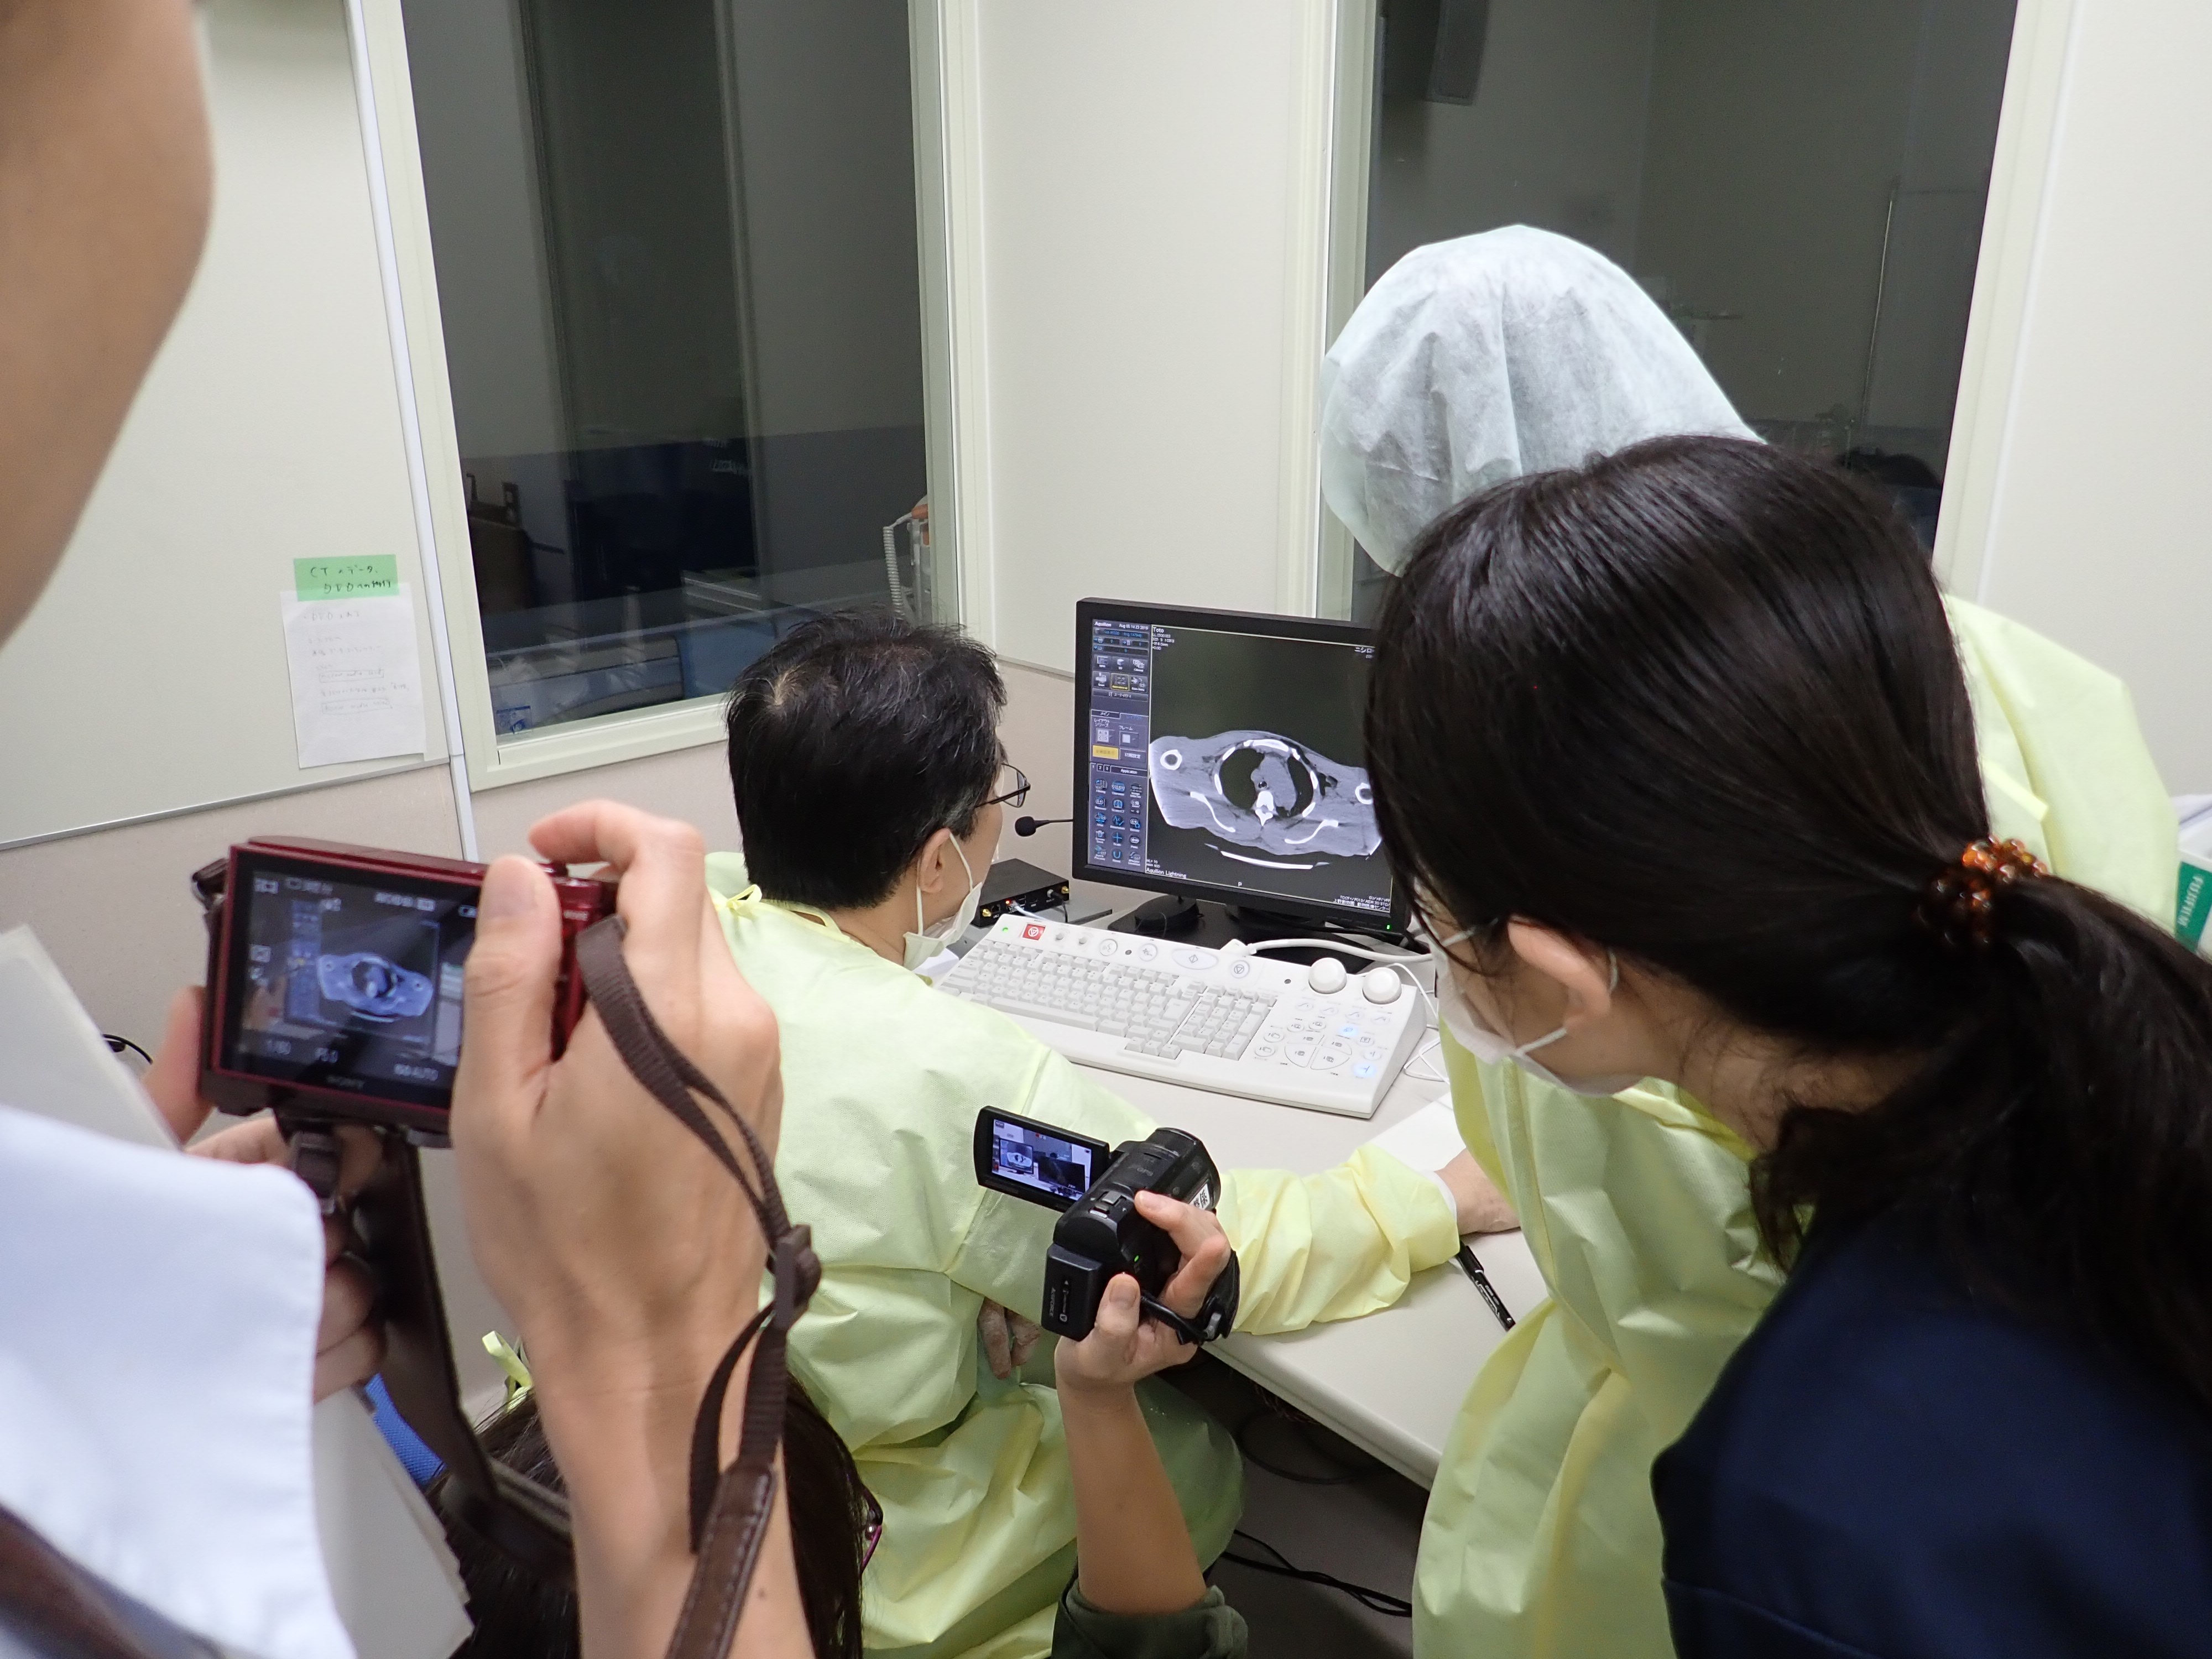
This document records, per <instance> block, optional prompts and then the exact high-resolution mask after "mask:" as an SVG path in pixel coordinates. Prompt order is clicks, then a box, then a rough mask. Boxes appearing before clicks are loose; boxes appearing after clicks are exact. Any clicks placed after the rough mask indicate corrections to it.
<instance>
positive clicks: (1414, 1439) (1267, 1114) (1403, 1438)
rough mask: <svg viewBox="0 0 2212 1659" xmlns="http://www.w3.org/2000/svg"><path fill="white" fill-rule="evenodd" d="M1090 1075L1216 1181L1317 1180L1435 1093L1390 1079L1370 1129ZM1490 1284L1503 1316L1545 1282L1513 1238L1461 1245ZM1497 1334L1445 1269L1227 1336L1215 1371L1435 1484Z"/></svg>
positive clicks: (1350, 1120) (1534, 1296)
mask: <svg viewBox="0 0 2212 1659" xmlns="http://www.w3.org/2000/svg"><path fill="white" fill-rule="evenodd" d="M1092 1075H1094V1076H1095V1077H1097V1079H1098V1080H1099V1081H1100V1082H1101V1083H1103V1085H1106V1086H1107V1087H1108V1088H1109V1089H1112V1090H1113V1091H1115V1092H1116V1093H1117V1094H1120V1095H1121V1096H1122V1097H1124V1098H1125V1099H1127V1100H1128V1101H1129V1102H1130V1103H1132V1104H1133V1105H1134V1106H1135V1107H1136V1108H1137V1109H1139V1110H1140V1111H1142V1112H1145V1113H1146V1114H1147V1115H1150V1116H1151V1117H1152V1118H1153V1119H1155V1120H1156V1121H1158V1122H1161V1123H1164V1124H1172V1125H1174V1126H1175V1127H1178V1128H1183V1129H1188V1130H1189V1131H1190V1132H1191V1133H1194V1134H1195V1135H1197V1136H1198V1137H1199V1139H1201V1140H1203V1141H1205V1142H1206V1149H1207V1150H1208V1151H1209V1152H1212V1154H1213V1159H1214V1162H1215V1163H1216V1164H1218V1165H1219V1166H1220V1167H1221V1168H1223V1169H1225V1170H1231V1169H1240V1168H1241V1169H1275V1170H1291V1171H1293V1172H1294V1173H1296V1174H1298V1175H1317V1174H1319V1173H1320V1172H1321V1171H1322V1170H1326V1169H1329V1168H1331V1167H1332V1166H1334V1165H1335V1164H1341V1163H1342V1162H1344V1160H1345V1159H1346V1158H1350V1157H1351V1156H1352V1153H1353V1152H1355V1151H1356V1150H1357V1149H1358V1147H1359V1146H1360V1145H1361V1144H1362V1143H1363V1142H1364V1141H1368V1140H1371V1139H1374V1138H1375V1136H1376V1135H1377V1134H1379V1133H1382V1132H1383V1130H1385V1129H1387V1128H1389V1127H1390V1126H1391V1125H1392V1124H1394V1123H1396V1122H1398V1121H1401V1120H1402V1119H1404V1118H1406V1117H1407V1116H1408V1115H1411V1114H1413V1112H1415V1111H1418V1110H1419V1109H1420V1108H1421V1107H1423V1106H1424V1105H1425V1104H1427V1103H1429V1102H1430V1101H1431V1100H1435V1099H1437V1098H1438V1097H1441V1096H1442V1095H1443V1094H1444V1093H1445V1092H1446V1091H1445V1088H1444V1085H1443V1084H1441V1083H1435V1082H1425V1081H1422V1080H1420V1079H1418V1078H1415V1077H1413V1076H1408V1075H1406V1074H1404V1073H1401V1074H1400V1076H1399V1079H1398V1081H1397V1084H1396V1085H1395V1086H1394V1087H1393V1088H1392V1089H1391V1091H1390V1092H1389V1095H1387V1096H1386V1097H1384V1098H1383V1109H1382V1110H1380V1111H1379V1112H1377V1113H1376V1115H1375V1116H1374V1117H1373V1118H1372V1119H1371V1120H1362V1119H1359V1118H1354V1117H1339V1116H1336V1115H1333V1114H1330V1113H1328V1112H1310V1111H1305V1110H1303V1109H1299V1108H1297V1107H1295V1106H1275V1105H1271V1104H1269V1103H1267V1102H1265V1101H1259V1100H1244V1099H1241V1098H1239V1097H1237V1096H1234V1095H1219V1094H1212V1093H1210V1092H1207V1091H1204V1090H1199V1089H1188V1088H1183V1087H1182V1086H1180V1085H1176V1084H1171V1083H1160V1082H1155V1081H1153V1080H1152V1079H1149V1078H1139V1077H1128V1076H1124V1075H1123V1074H1122V1073H1118V1072H1105V1071H1094V1072H1093V1073H1092ZM1474 1249H1475V1254H1476V1255H1477V1256H1478V1257H1480V1260H1481V1261H1482V1264H1483V1267H1484V1269H1485V1270H1486V1272H1487V1273H1488V1274H1489V1275H1490V1279H1491V1283H1492V1285H1493V1286H1494V1287H1495V1288H1496V1290H1497V1291H1498V1295H1499V1296H1500V1297H1503V1298H1504V1302H1505V1305H1506V1306H1507V1307H1508V1308H1510V1309H1511V1310H1513V1314H1514V1316H1515V1317H1516V1318H1521V1317H1523V1316H1526V1315H1527V1314H1528V1311H1529V1310H1531V1309H1533V1308H1534V1307H1535V1306H1536V1304H1538V1303H1539V1302H1541V1301H1542V1300H1543V1299H1544V1294H1545V1292H1544V1281H1543V1278H1542V1275H1541V1274H1540V1273H1538V1272H1537V1270H1536V1263H1535V1260H1534V1258H1533V1257H1532V1256H1531V1255H1529V1254H1528V1246H1527V1245H1526V1244H1525V1243H1522V1237H1521V1235H1520V1234H1519V1233H1517V1232H1515V1233H1500V1234H1498V1235H1496V1236H1495V1237H1488V1238H1482V1239H1478V1240H1476V1241H1474ZM1504 1336H1505V1333H1504V1330H1503V1329H1502V1328H1500V1327H1499V1325H1498V1320H1497V1318H1496V1316H1494V1315H1492V1312H1491V1311H1490V1309H1489V1307H1488V1305H1487V1304H1485V1303H1484V1302H1483V1300H1482V1298H1481V1297H1480V1296H1479V1295H1478V1294H1477V1293H1476V1291H1475V1289H1474V1285H1471V1284H1469V1283H1468V1280H1467V1276H1466V1275H1465V1274H1464V1273H1462V1272H1461V1271H1460V1270H1459V1268H1458V1267H1455V1266H1452V1265H1449V1264H1447V1265H1445V1266H1443V1267H1434V1268H1431V1269H1430V1270H1429V1271H1428V1272H1427V1273H1422V1274H1420V1275H1419V1276H1418V1277H1416V1278H1415V1279H1414V1280H1413V1285H1412V1286H1411V1287H1410V1288H1409V1289H1408V1290H1407V1293H1406V1295H1405V1297H1403V1299H1401V1301H1400V1302H1399V1303H1398V1304H1397V1305H1396V1306H1395V1307H1390V1308H1386V1309H1384V1310H1383V1311H1382V1312H1380V1313H1375V1314H1370V1315H1368V1316H1366V1317H1365V1318H1364V1319H1349V1320H1343V1321H1340V1322H1336V1323H1334V1324H1328V1325H1316V1326H1314V1327H1312V1328H1310V1329H1308V1330H1304V1331H1297V1332H1293V1333H1291V1334H1285V1335H1281V1336H1231V1337H1230V1338H1229V1339H1228V1340H1225V1341H1224V1342H1223V1343H1222V1344H1221V1345H1220V1346H1218V1348H1216V1349H1215V1350H1214V1352H1216V1353H1218V1355H1219V1356H1220V1357H1221V1358H1223V1359H1225V1361H1227V1362H1228V1363H1229V1364H1231V1365H1234V1366H1235V1367H1236V1368H1237V1370H1240V1371H1243V1373H1244V1374H1245V1375H1246V1376H1249V1377H1250V1378H1252V1380H1253V1381H1254V1382H1255V1383H1259V1384H1260V1385H1261V1387H1263V1388H1265V1389H1267V1390H1269V1391H1270V1392H1271V1393H1273V1394H1274V1395H1278V1396H1279V1397H1280V1398H1282V1399H1284V1400H1285V1401H1289V1402H1290V1403H1291V1405H1293V1406H1296V1407H1297V1408H1298V1409H1299V1410H1300V1411H1302V1412H1304V1413H1306V1414H1307V1415H1308V1416H1310V1417H1311V1418H1313V1419H1315V1420H1316V1421H1317V1422H1320V1423H1323V1424H1326V1425H1328V1427H1330V1428H1332V1429H1334V1431H1336V1432H1337V1433H1339V1434H1340V1435H1342V1436H1343V1437H1345V1438H1346V1439H1347V1440H1349V1441H1351V1442H1352V1443H1353V1444H1354V1445H1357V1446H1359V1447H1361V1448H1363V1449H1365V1450H1367V1451H1369V1452H1371V1453H1373V1454H1374V1455H1376V1457H1379V1458H1381V1459H1382V1460H1383V1462H1385V1463H1388V1464H1389V1466H1390V1467H1391V1468H1394V1469H1396V1470H1397V1471H1398V1472H1399V1473H1400V1474H1403V1475H1405V1476H1406V1477H1407V1479H1408V1480H1414V1481H1417V1482H1419V1484H1420V1485H1421V1486H1429V1485H1431V1484H1432V1483H1433V1482H1434V1480H1436V1474H1437V1462H1438V1461H1439V1459H1441V1457H1442V1456H1443V1446H1444V1437H1445V1436H1446V1435H1447V1434H1449V1432H1450V1430H1451V1425H1452V1421H1453V1419H1455V1417H1456V1416H1457V1415H1458V1414H1459V1408H1460V1402H1461V1401H1463V1400H1464V1399H1466V1397H1467V1392H1468V1387H1469V1386H1470V1385H1471V1384H1472V1383H1474V1374H1475V1372H1476V1371H1478V1370H1480V1369H1481V1366H1482V1362H1483V1361H1484V1360H1485V1359H1486V1358H1489V1357H1490V1353H1491V1351H1492V1349H1494V1348H1496V1347H1497V1346H1498V1344H1499V1343H1500V1342H1502V1341H1503V1340H1504Z"/></svg>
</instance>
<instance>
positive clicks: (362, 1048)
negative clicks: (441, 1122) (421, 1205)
mask: <svg viewBox="0 0 2212 1659" xmlns="http://www.w3.org/2000/svg"><path fill="white" fill-rule="evenodd" d="M476 900H477V890H476V888H475V887H474V886H473V885H472V884H462V883H458V882H442V881H437V880H435V879H429V878H422V877H411V876H404V875H399V874H396V873H392V874H380V873H376V872H370V871H365V870H364V871H358V872H356V871H349V870H345V869H342V868H333V867H332V866H328V865H315V864H307V863H302V862H300V861H297V860H291V859H284V858H273V857H267V856H263V857H247V858H245V859H242V860H240V864H239V866H238V877H237V889H236V890H235V891H234V893H233V894H232V896H231V899H230V902H232V903H233V904H234V905H236V906H237V909H236V911H235V913H234V915H233V916H232V918H231V934H230V952H229V957H228V962H227V963H226V973H225V992H226V994H225V998H224V1020H223V1026H224V1030H223V1044H222V1048H223V1068H224V1069H225V1070H228V1071H234V1072H242V1073H247V1074H248V1075H251V1076H254V1077H262V1078H269V1079H275V1080H278V1081H282V1082H287V1083H295V1084H300V1085H307V1086H310V1087H314V1088H321V1089H334V1090H338V1091H344V1092H348V1093H354V1092H359V1093H364V1094H372V1095H375V1096H379V1097H383V1098H386V1099H391V1100H398V1101H404V1102H408V1103H413V1104H417V1105H422V1106H429V1107H444V1106H447V1105H448V1104H449V1103H451V1100H452V1095H453V1073H454V1070H455V1068H456V1067H457V1066H459V1062H460V1054H461V978H462V969H463V965H464V964H465V963H466V961H467V959H468V953H469V946H470V945H471V944H472V943H474V941H475V939H476V927H477V905H476Z"/></svg>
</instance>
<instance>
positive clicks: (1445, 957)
mask: <svg viewBox="0 0 2212 1659" xmlns="http://www.w3.org/2000/svg"><path fill="white" fill-rule="evenodd" d="M1472 933H1474V929H1473V928H1472V927H1463V928H1462V929H1461V930H1460V931H1459V932H1458V933H1454V934H1453V935H1452V936H1451V937H1450V938H1449V939H1431V940H1430V941H1429V955H1430V957H1431V958H1432V959H1433V960H1434V961H1435V963H1436V965H1437V1018H1438V1019H1439V1020H1441V1021H1442V1022H1443V1026H1444V1029H1445V1030H1448V1031H1449V1032H1450V1033H1451V1034H1452V1036H1453V1037H1454V1038H1455V1039H1456V1040H1457V1042H1458V1043H1459V1046H1460V1047H1461V1048H1464V1049H1466V1050H1467V1051H1468V1053H1469V1054H1473V1055H1474V1057H1475V1058H1476V1059H1477V1060H1511V1061H1512V1062H1513V1063H1514V1064H1515V1065H1516V1066H1519V1067H1520V1068H1521V1069H1522V1071H1524V1072H1526V1073H1528V1075H1529V1076H1531V1077H1533V1078H1535V1079H1538V1080H1539V1081H1540V1082H1544V1083H1549V1084H1553V1085H1557V1086H1558V1087H1559V1088H1562V1089H1565V1090H1568V1091H1571V1092H1572V1093H1575V1094H1578V1095H1617V1094H1619V1093H1620V1091H1622V1090H1623V1089H1627V1088H1632V1087H1634V1086H1635V1085H1637V1084H1638V1083H1641V1082H1642V1081H1643V1080H1644V1079H1643V1078H1642V1077H1641V1076H1639V1075H1637V1074H1635V1073H1631V1074H1629V1075H1628V1076H1626V1077H1591V1078H1580V1079H1571V1078H1564V1077H1561V1076H1560V1075H1559V1073H1557V1072H1555V1071H1553V1069H1552V1068H1551V1067H1550V1066H1547V1065H1545V1064H1544V1063H1543V1061H1541V1060H1531V1059H1530V1058H1529V1056H1530V1055H1531V1054H1534V1053H1535V1051H1536V1050H1537V1049H1539V1048H1544V1047H1545V1046H1547V1044H1550V1043H1553V1042H1558V1041H1559V1039H1560V1038H1561V1037H1563V1036H1566V1034H1567V1028H1566V1027H1565V1026H1564V1025H1562V1026H1560V1027H1559V1030H1555V1031H1551V1032H1547V1034H1546V1035H1544V1036H1540V1037H1537V1038H1536V1039H1534V1041H1533V1042H1524V1043H1522V1044H1521V1045H1520V1046H1518V1047H1517V1048H1516V1046H1515V1045H1514V1043H1513V1040H1512V1039H1511V1038H1510V1037H1508V1036H1505V1035H1504V1033H1503V1032H1501V1031H1493V1030H1491V1029H1490V1027H1488V1026H1487V1025H1486V1024H1483V1023H1482V1020H1481V1018H1480V1017H1479V1016H1478V1015H1477V1014H1476V1013H1475V1012H1474V1008H1473V1007H1471V1006H1469V1005H1468V1000H1467V997H1466V994H1465V993H1463V992H1462V991H1461V989H1460V988H1459V976H1458V975H1456V974H1455V973H1453V971H1452V959H1451V957H1450V956H1449V954H1448V952H1449V950H1450V947H1451V946H1453V945H1456V944H1458V943H1459V942H1460V941H1461V940H1462V939H1466V938H1468V936H1470V935H1471V934H1472ZM1605 960H1606V966H1607V971H1608V973H1609V975H1610V977H1609V978H1608V979H1607V981H1606V989H1607V991H1615V990H1618V989H1620V958H1619V957H1615V956H1614V955H1613V952H1612V951H1610V950H1608V951H1607V952H1606V953H1605Z"/></svg>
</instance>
